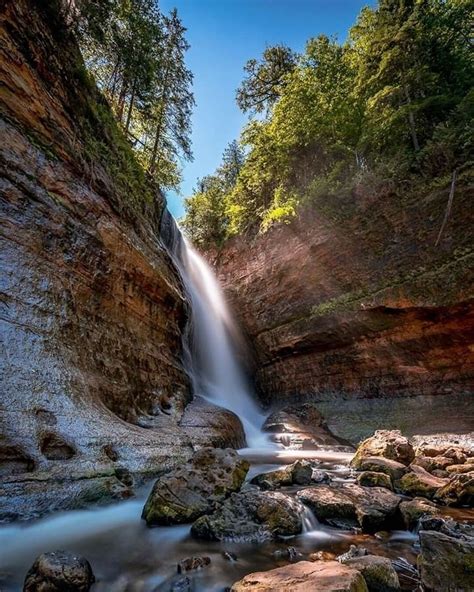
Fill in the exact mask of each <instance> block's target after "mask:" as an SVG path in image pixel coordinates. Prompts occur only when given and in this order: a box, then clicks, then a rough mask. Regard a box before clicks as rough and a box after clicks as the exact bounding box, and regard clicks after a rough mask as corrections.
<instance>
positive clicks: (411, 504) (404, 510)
mask: <svg viewBox="0 0 474 592" xmlns="http://www.w3.org/2000/svg"><path fill="white" fill-rule="evenodd" d="M400 513H401V515H402V518H403V523H404V525H405V527H406V528H407V529H409V530H411V529H413V528H415V527H416V525H417V524H418V521H419V519H420V518H421V517H422V516H425V515H427V514H428V515H435V514H437V513H438V508H437V506H436V504H434V503H433V502H430V501H428V500H427V499H425V498H423V497H416V498H415V499H412V500H409V501H403V502H401V503H400Z"/></svg>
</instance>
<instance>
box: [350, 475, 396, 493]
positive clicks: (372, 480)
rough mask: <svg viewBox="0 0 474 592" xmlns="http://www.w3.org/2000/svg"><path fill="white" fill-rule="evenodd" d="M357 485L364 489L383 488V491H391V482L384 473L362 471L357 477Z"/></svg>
mask: <svg viewBox="0 0 474 592" xmlns="http://www.w3.org/2000/svg"><path fill="white" fill-rule="evenodd" d="M357 483H358V484H359V485H363V486H364V487H385V489H390V490H393V485H392V480H391V478H390V476H389V475H386V474H385V473H376V472H374V471H364V472H362V473H359V474H358V475H357Z"/></svg>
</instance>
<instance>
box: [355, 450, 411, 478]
mask: <svg viewBox="0 0 474 592" xmlns="http://www.w3.org/2000/svg"><path fill="white" fill-rule="evenodd" d="M358 465H359V466H358V467H357V469H358V470H359V471H371V472H374V473H385V474H386V475H389V476H390V478H391V479H392V481H397V480H398V479H401V478H402V476H403V475H404V474H405V473H406V472H407V467H406V466H405V465H403V464H402V463H399V462H397V461H395V460H390V459H389V458H383V457H382V456H380V457H377V456H370V457H368V458H364V459H362V460H361V461H360V462H358Z"/></svg>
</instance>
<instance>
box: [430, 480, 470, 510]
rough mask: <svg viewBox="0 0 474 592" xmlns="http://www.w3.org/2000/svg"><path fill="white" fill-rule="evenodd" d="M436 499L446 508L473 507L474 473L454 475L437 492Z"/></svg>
mask: <svg viewBox="0 0 474 592" xmlns="http://www.w3.org/2000/svg"><path fill="white" fill-rule="evenodd" d="M434 499H435V501H437V502H440V503H441V504H444V505H446V506H473V505H474V473H463V474H462V475H454V476H453V477H451V478H450V479H449V481H448V482H447V483H446V484H445V485H443V486H442V487H441V488H440V489H438V490H437V491H436V493H435V495H434Z"/></svg>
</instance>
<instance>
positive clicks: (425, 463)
mask: <svg viewBox="0 0 474 592" xmlns="http://www.w3.org/2000/svg"><path fill="white" fill-rule="evenodd" d="M452 464H453V460H452V459H451V458H447V457H446V456H417V457H415V459H414V461H413V462H412V463H411V465H410V466H414V465H416V466H419V467H422V468H423V469H425V471H428V473H432V472H433V471H435V470H442V471H444V470H445V469H446V467H449V465H452Z"/></svg>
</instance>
